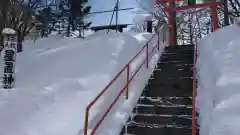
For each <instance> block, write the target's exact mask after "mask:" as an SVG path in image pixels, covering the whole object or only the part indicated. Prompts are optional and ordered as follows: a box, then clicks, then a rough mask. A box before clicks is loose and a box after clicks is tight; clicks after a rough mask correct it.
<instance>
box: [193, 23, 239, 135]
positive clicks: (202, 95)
mask: <svg viewBox="0 0 240 135" xmlns="http://www.w3.org/2000/svg"><path fill="white" fill-rule="evenodd" d="M239 42H240V27H239V26H237V25H231V26H228V27H224V28H221V29H220V30H218V31H216V32H214V33H212V34H211V35H208V36H206V37H205V38H204V39H203V40H202V41H200V43H199V45H198V51H199V58H198V60H197V70H198V89H197V108H198V110H199V112H200V118H199V121H198V123H199V124H200V135H226V134H228V135H239V132H240V125H239V118H240V101H239V98H240V91H239V87H240V63H239V58H240V55H239V50H240V45H239Z"/></svg>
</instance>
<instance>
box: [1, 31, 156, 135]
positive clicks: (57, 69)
mask: <svg viewBox="0 0 240 135" xmlns="http://www.w3.org/2000/svg"><path fill="white" fill-rule="evenodd" d="M151 36H152V34H149V33H140V34H137V33H135V34H133V33H132V34H130V33H118V34H116V33H115V31H114V32H113V31H110V33H109V34H108V35H107V34H106V31H99V32H97V33H95V34H92V35H90V36H89V37H87V38H86V39H85V40H80V39H70V38H65V37H61V36H58V35H51V36H49V37H48V38H43V39H40V40H38V41H37V42H36V44H33V42H31V41H26V42H25V43H24V48H23V49H24V52H23V53H21V54H20V55H19V56H17V78H16V80H17V82H16V88H15V89H12V90H10V91H6V90H4V89H0V120H1V121H0V134H1V135H76V134H82V129H83V122H84V119H85V118H84V116H85V108H86V106H87V105H88V104H89V102H90V101H91V100H93V99H94V97H95V96H96V95H97V94H98V93H99V92H100V91H101V90H102V89H103V88H104V87H105V86H106V85H107V83H109V82H110V80H111V79H112V78H113V76H115V75H116V73H117V72H119V70H120V69H121V68H123V66H124V65H125V64H126V63H127V62H128V61H129V60H130V59H131V58H132V57H133V56H134V55H135V54H136V53H137V52H138V51H139V50H140V49H141V48H142V47H143V45H144V44H145V43H146V42H147V41H148V40H149V38H150V37H151ZM153 41H154V40H153ZM155 41H156V40H155ZM155 41H154V42H155ZM152 45H154V43H151V45H150V46H152ZM158 55H159V54H158ZM158 55H154V57H153V58H154V59H153V60H155V61H156V59H157V57H158ZM139 59H140V60H143V59H144V55H142V56H141V57H140V58H139ZM139 59H138V60H139ZM153 60H152V61H151V63H152V65H154V64H155V63H154V62H153ZM137 63H138V62H135V67H137V66H136V65H137ZM133 70H134V65H133V66H132V67H131V71H133ZM0 71H1V72H0V75H2V74H3V73H2V71H3V60H1V61H0ZM125 75H126V74H124V75H123V76H122V77H120V79H119V80H118V81H117V82H116V84H115V85H114V86H113V88H111V89H110V90H115V91H110V93H107V94H105V95H104V97H103V98H101V99H100V100H99V101H98V102H97V104H96V105H95V106H94V107H93V108H92V110H91V113H90V120H89V123H90V128H91V124H94V122H95V121H96V120H98V119H99V116H100V115H101V114H102V112H103V111H102V110H103V109H105V108H106V107H105V106H106V105H108V104H109V103H110V102H111V101H112V99H113V98H114V97H115V96H116V94H118V91H117V90H120V89H119V87H120V86H123V83H124V82H125ZM148 76H150V70H149V71H144V72H143V73H142V78H140V80H139V81H138V83H137V80H136V84H141V85H139V86H137V85H136V86H131V89H133V90H135V89H136V91H137V92H138V93H140V92H141V88H143V86H144V83H143V82H146V80H147V79H148V78H147V77H148ZM141 79H142V80H141ZM133 90H132V91H133ZM132 96H134V94H131V93H130V99H132V98H131V97H132ZM136 96H137V95H136ZM135 99H136V97H135ZM128 102H132V101H131V100H129V101H128ZM132 104H134V103H132ZM129 105H130V104H129ZM103 107H104V108H103ZM117 109H118V108H115V110H117ZM128 111H130V110H128ZM115 112H116V111H115ZM119 113H120V112H119ZM113 114H114V113H113ZM111 116H112V117H113V118H117V117H118V116H119V115H116V114H114V115H110V117H111ZM107 124H108V123H107ZM103 125H104V124H103Z"/></svg>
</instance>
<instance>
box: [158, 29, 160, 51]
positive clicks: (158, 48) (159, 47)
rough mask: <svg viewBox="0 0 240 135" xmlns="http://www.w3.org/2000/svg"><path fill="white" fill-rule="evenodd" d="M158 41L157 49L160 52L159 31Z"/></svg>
mask: <svg viewBox="0 0 240 135" xmlns="http://www.w3.org/2000/svg"><path fill="white" fill-rule="evenodd" d="M157 38H158V41H157V49H158V51H159V49H160V47H159V46H160V32H159V31H158V37H157Z"/></svg>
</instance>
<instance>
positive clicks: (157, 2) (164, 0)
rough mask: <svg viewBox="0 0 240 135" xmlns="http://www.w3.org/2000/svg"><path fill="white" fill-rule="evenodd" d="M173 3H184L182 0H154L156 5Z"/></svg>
mask: <svg viewBox="0 0 240 135" xmlns="http://www.w3.org/2000/svg"><path fill="white" fill-rule="evenodd" d="M174 1H176V2H177V1H184V0H156V4H164V3H168V2H174Z"/></svg>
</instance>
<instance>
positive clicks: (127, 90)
mask: <svg viewBox="0 0 240 135" xmlns="http://www.w3.org/2000/svg"><path fill="white" fill-rule="evenodd" d="M129 78H130V63H128V66H127V88H126V99H128V92H129Z"/></svg>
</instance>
